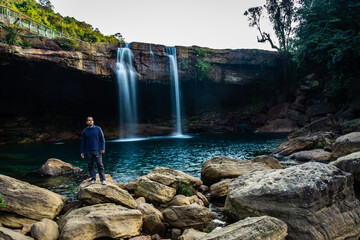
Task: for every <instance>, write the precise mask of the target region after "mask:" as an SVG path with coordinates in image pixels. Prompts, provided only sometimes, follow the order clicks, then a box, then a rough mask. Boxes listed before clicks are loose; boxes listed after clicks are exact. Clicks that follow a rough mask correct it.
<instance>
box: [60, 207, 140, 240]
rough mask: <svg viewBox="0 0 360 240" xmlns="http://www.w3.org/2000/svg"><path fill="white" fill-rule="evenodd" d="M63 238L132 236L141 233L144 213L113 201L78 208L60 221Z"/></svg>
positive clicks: (61, 236) (116, 237) (69, 239)
mask: <svg viewBox="0 0 360 240" xmlns="http://www.w3.org/2000/svg"><path fill="white" fill-rule="evenodd" d="M59 227H60V232H61V235H60V239H61V240H83V239H95V238H100V237H110V238H115V239H118V238H130V237H133V236H137V235H139V234H140V231H141V227H142V214H141V212H140V211H139V210H135V209H127V208H125V207H122V206H119V205H115V204H113V203H106V204H97V205H92V206H88V207H83V208H80V209H76V210H74V211H72V212H70V213H69V214H67V215H66V216H65V217H64V218H63V219H62V220H61V221H60V223H59Z"/></svg>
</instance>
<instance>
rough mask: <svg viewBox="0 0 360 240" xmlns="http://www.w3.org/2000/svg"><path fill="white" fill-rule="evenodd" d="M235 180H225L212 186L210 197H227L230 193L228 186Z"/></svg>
mask: <svg viewBox="0 0 360 240" xmlns="http://www.w3.org/2000/svg"><path fill="white" fill-rule="evenodd" d="M234 180H235V179H234V178H227V179H224V180H222V181H220V182H218V183H214V184H213V185H211V186H210V195H211V197H212V198H220V197H225V196H226V195H227V192H228V185H229V183H231V182H232V181H234Z"/></svg>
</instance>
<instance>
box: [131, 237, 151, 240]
mask: <svg viewBox="0 0 360 240" xmlns="http://www.w3.org/2000/svg"><path fill="white" fill-rule="evenodd" d="M129 240H151V237H150V236H137V237H133V238H130V239H129Z"/></svg>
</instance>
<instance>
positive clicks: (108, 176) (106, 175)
mask: <svg viewBox="0 0 360 240" xmlns="http://www.w3.org/2000/svg"><path fill="white" fill-rule="evenodd" d="M85 181H88V182H90V181H91V178H88V179H86V180H85ZM105 181H106V182H107V183H114V184H118V183H117V182H116V181H115V180H114V179H112V177H111V175H110V174H105ZM96 182H100V177H99V174H98V173H97V174H96Z"/></svg>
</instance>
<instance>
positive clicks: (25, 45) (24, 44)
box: [20, 40, 31, 48]
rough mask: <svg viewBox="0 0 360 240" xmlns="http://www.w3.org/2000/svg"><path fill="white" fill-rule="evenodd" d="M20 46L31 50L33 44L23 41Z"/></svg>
mask: <svg viewBox="0 0 360 240" xmlns="http://www.w3.org/2000/svg"><path fill="white" fill-rule="evenodd" d="M20 45H21V46H23V47H25V48H31V43H30V42H29V40H24V41H21V42H20Z"/></svg>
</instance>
